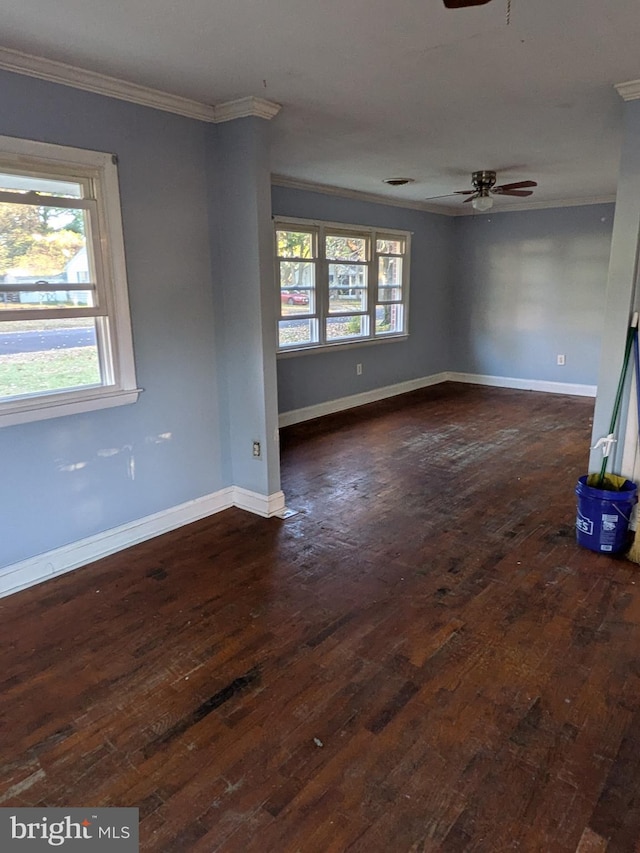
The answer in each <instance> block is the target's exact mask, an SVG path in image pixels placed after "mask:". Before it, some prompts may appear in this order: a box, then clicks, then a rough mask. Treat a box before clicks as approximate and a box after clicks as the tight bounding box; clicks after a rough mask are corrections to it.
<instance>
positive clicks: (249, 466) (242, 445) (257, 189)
mask: <svg viewBox="0 0 640 853" xmlns="http://www.w3.org/2000/svg"><path fill="white" fill-rule="evenodd" d="M269 131H270V126H269V123H268V122H267V121H265V120H264V119H261V118H257V117H248V118H243V119H239V120H237V121H232V122H225V123H224V124H222V125H221V126H220V127H219V128H217V164H218V167H217V170H216V171H217V175H216V181H215V197H214V205H213V206H214V208H215V209H216V210H217V211H218V213H219V235H220V239H219V244H220V261H221V263H220V268H219V271H218V272H217V274H214V278H215V279H216V293H217V294H219V296H220V300H219V303H218V304H219V305H220V307H222V306H223V307H224V328H223V329H221V340H222V344H223V346H222V350H223V356H222V359H221V360H220V362H219V364H218V370H219V372H220V374H221V375H224V382H225V389H226V396H227V400H228V409H229V422H230V424H231V425H232V426H231V436H230V454H229V455H230V462H231V477H232V482H233V484H234V485H235V486H239V487H241V488H244V489H249V490H250V491H254V492H257V493H258V494H261V495H273V494H275V493H276V492H279V490H280V458H279V443H278V436H277V427H278V407H277V390H276V356H275V353H276V328H275V324H276V317H275V300H274V289H275V283H274V270H273V233H272V227H271V172H270V166H269V158H268V154H269ZM254 441H258V442H260V446H261V456H260V458H254V457H253V455H252V446H253V442H254Z"/></svg>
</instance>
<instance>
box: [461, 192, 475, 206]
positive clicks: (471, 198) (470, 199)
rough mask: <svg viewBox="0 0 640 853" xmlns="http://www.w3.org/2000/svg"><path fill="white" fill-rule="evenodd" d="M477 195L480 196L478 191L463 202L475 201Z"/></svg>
mask: <svg viewBox="0 0 640 853" xmlns="http://www.w3.org/2000/svg"><path fill="white" fill-rule="evenodd" d="M477 197H478V193H474V194H473V195H470V196H469V198H465V200H464V201H463V202H462V203H463V204H466V203H467V202H468V201H473V200H474V198H477Z"/></svg>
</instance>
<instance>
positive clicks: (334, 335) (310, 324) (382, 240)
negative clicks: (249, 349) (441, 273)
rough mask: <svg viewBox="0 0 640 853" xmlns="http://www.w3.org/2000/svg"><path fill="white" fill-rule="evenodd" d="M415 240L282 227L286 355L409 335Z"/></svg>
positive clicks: (295, 224) (281, 337) (316, 226)
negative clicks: (410, 277)
mask: <svg viewBox="0 0 640 853" xmlns="http://www.w3.org/2000/svg"><path fill="white" fill-rule="evenodd" d="M409 245H410V235H409V234H408V233H407V232H405V231H386V230H384V231H383V230H380V231H378V230H376V229H373V228H359V227H352V226H345V225H332V224H330V223H316V222H306V221H302V220H296V221H293V220H284V219H282V220H280V219H278V220H276V225H275V254H276V282H277V286H278V302H279V305H278V311H279V314H278V346H279V349H280V351H281V352H284V351H287V350H297V349H302V348H305V349H307V348H316V347H322V346H334V345H341V344H349V343H353V342H358V341H374V340H383V339H389V338H393V337H399V336H406V334H407V304H408V295H409V294H408V290H409V287H408V275H409V269H408V266H409V265H408V258H409Z"/></svg>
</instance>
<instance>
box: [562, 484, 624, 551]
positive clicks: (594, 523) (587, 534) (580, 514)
mask: <svg viewBox="0 0 640 853" xmlns="http://www.w3.org/2000/svg"><path fill="white" fill-rule="evenodd" d="M637 491H638V487H637V486H636V484H635V483H632V482H631V480H625V481H624V482H623V483H622V484H621V485H620V488H619V490H618V491H609V490H607V489H595V488H593V486H588V485H587V476H586V475H585V476H584V477H580V478H579V480H578V485H577V486H576V495H577V496H578V511H577V515H576V538H577V540H578V545H582V547H583V548H589V550H590V551H598V552H599V553H606V554H618V553H620V551H624V550H626V548H627V545H628V544H629V543H628V539H629V519H630V518H631V512H632V510H633V507H634V504H635V503H636V501H637V499H638V498H637Z"/></svg>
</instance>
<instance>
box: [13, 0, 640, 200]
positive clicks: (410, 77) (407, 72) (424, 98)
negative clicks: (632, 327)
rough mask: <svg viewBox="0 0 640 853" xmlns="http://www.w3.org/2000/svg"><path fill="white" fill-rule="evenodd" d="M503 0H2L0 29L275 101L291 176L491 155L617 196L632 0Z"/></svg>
mask: <svg viewBox="0 0 640 853" xmlns="http://www.w3.org/2000/svg"><path fill="white" fill-rule="evenodd" d="M508 2H509V0H492V2H491V3H489V4H488V5H485V6H480V7H477V8H471V9H463V10H455V11H454V10H446V9H445V8H444V6H443V5H442V2H441V0H322V2H313V3H312V2H308V0H307V2H305V0H181V2H176V0H109V2H104V0H56V2H55V3H52V2H51V0H20V2H19V3H18V2H16V0H0V21H1V22H2V29H1V30H0V42H1V44H2V45H3V46H4V47H8V48H12V49H14V50H20V51H23V52H25V53H29V54H33V55H36V56H41V57H46V58H48V59H54V60H58V61H62V62H66V63H69V64H71V65H74V66H78V67H80V68H83V69H88V70H92V71H97V72H100V73H102V74H107V75H111V76H113V77H119V78H122V79H124V80H127V81H130V82H134V83H139V84H142V85H145V86H149V87H152V88H155V89H160V90H163V91H166V92H170V93H173V94H176V95H181V96H183V97H187V98H191V99H194V100H197V101H201V102H204V103H207V104H216V103H222V102H225V101H230V100H234V99H237V98H243V97H245V96H248V95H253V96H257V97H260V98H266V99H268V100H271V101H275V102H278V103H280V104H282V107H283V109H282V111H281V112H280V114H279V115H278V116H277V118H275V119H274V120H273V121H272V126H271V130H272V133H273V158H272V165H273V172H274V173H276V174H279V175H284V176H286V177H288V178H291V179H295V180H299V181H311V182H316V183H321V184H324V185H330V186H336V187H341V188H348V189H351V190H357V191H361V192H366V193H375V194H377V195H388V196H391V197H393V198H396V199H404V200H409V201H412V202H423V201H424V200H426V199H428V198H429V197H432V196H439V195H442V194H445V193H449V192H451V191H452V190H455V189H465V188H467V187H468V186H470V173H471V172H472V171H473V170H476V169H495V170H496V171H497V172H498V183H503V182H507V181H508V182H511V181H518V180H523V179H534V180H537V181H538V184H539V186H538V188H537V190H536V192H535V195H534V196H533V197H532V201H533V202H534V203H535V204H536V205H538V204H541V203H544V204H545V205H552V204H554V203H562V202H565V201H573V202H579V201H580V200H583V201H585V202H590V201H593V200H596V199H607V198H612V197H613V195H614V194H615V190H616V180H617V167H618V159H619V152H620V142H621V120H622V113H623V101H622V100H621V98H620V96H619V95H618V94H617V92H616V91H615V90H614V88H613V85H614V84H616V83H622V82H626V81H629V80H635V79H638V78H640V48H639V43H640V3H639V2H638V0H604V2H603V0H511V9H510V22H509V24H507V10H508ZM397 176H402V177H405V176H406V177H411V178H414V179H415V183H413V184H411V185H409V186H407V187H401V188H395V189H394V188H390V187H387V186H386V185H385V184H384V183H382V181H383V179H384V178H390V177H397ZM430 204H431V205H435V206H436V209H438V208H439V209H442V210H443V212H444V211H445V210H447V209H448V210H449V211H450V210H455V211H456V212H462V211H463V210H464V212H467V211H468V208H470V205H468V204H467V205H465V206H464V208H462V207H461V201H460V197H457V198H456V197H454V198H444V199H440V200H437V201H432V202H430ZM513 206H517V207H520V206H522V200H520V199H508V198H499V199H497V200H496V206H495V208H494V210H498V209H506V208H508V207H513Z"/></svg>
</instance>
